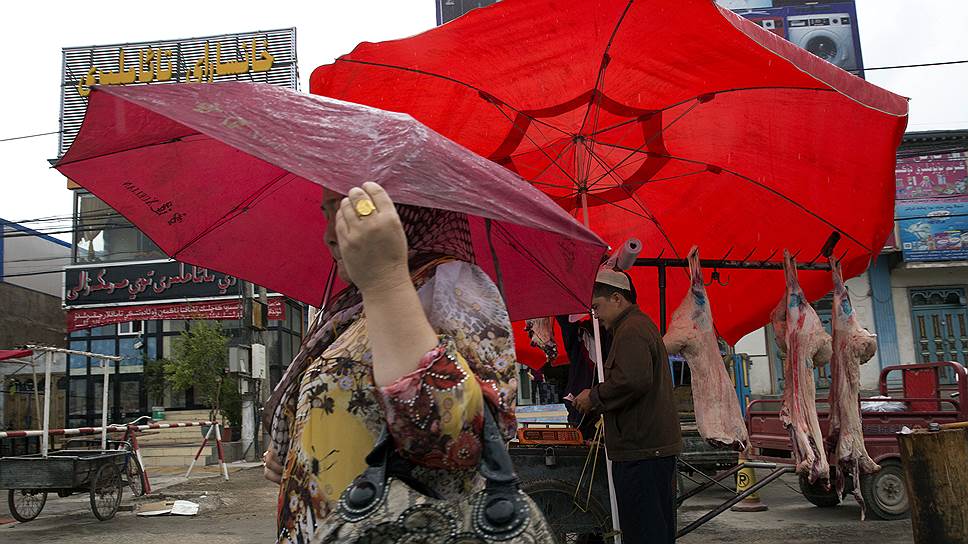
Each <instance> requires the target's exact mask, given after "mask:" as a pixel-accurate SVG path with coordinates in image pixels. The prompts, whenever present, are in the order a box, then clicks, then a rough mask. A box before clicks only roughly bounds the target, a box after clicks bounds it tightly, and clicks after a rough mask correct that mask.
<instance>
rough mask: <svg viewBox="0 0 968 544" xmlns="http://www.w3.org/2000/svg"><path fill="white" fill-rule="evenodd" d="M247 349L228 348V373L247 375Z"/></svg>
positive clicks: (239, 347) (240, 347)
mask: <svg viewBox="0 0 968 544" xmlns="http://www.w3.org/2000/svg"><path fill="white" fill-rule="evenodd" d="M249 368H250V365H249V349H248V348H246V347H244V346H232V347H230V348H229V372H232V373H236V374H248V373H249Z"/></svg>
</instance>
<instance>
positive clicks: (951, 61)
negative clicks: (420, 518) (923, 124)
mask: <svg viewBox="0 0 968 544" xmlns="http://www.w3.org/2000/svg"><path fill="white" fill-rule="evenodd" d="M952 64H968V59H965V60H949V61H944V62H925V63H921V64H898V65H895V66H875V67H873V68H863V69H856V70H848V72H851V73H855V74H856V73H859V72H871V71H874V70H900V69H903V68H925V67H931V66H950V65H952ZM61 132H63V131H61V130H55V131H53V132H41V133H39V134H27V135H24V136H14V137H12V138H0V142H12V141H14V140H24V139H26V138H36V137H38V136H50V135H53V134H60V133H61Z"/></svg>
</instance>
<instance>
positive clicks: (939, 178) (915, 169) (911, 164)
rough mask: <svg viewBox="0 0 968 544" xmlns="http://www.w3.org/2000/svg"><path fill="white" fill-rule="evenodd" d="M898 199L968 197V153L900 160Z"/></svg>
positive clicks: (897, 173)
mask: <svg viewBox="0 0 968 544" xmlns="http://www.w3.org/2000/svg"><path fill="white" fill-rule="evenodd" d="M894 173H895V178H896V182H897V199H898V200H918V199H926V198H949V197H957V196H968V153H950V154H947V155H925V156H921V157H909V158H904V159H898V161H897V166H896V167H895V168H894Z"/></svg>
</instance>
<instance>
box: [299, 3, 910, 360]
mask: <svg viewBox="0 0 968 544" xmlns="http://www.w3.org/2000/svg"><path fill="white" fill-rule="evenodd" d="M310 90H311V92H312V93H316V94H321V95H326V96H331V97H335V98H339V99H343V100H348V101H352V102H358V103H363V104H368V105H372V106H375V107H379V108H382V109H387V110H391V111H399V112H406V113H409V114H411V115H413V116H414V117H415V118H417V119H418V120H420V121H422V122H423V123H425V124H427V125H428V126H430V127H431V128H433V129H434V130H436V131H438V132H440V133H441V134H443V135H445V136H447V137H449V138H451V139H453V140H454V141H456V142H458V143H461V144H463V145H464V146H466V147H468V148H469V149H471V150H472V151H474V152H476V153H479V154H480V155H482V156H484V157H488V158H489V159H491V160H493V161H495V162H497V163H499V164H502V165H504V166H506V167H507V168H509V169H511V170H513V171H515V172H517V173H519V174H521V175H522V176H523V177H524V178H526V179H528V180H530V181H531V183H532V184H533V185H535V186H536V187H538V188H540V189H541V190H542V191H544V192H546V193H547V194H548V195H550V196H552V197H553V198H554V199H555V200H556V201H557V202H558V203H559V204H561V205H562V206H563V207H564V208H565V209H567V210H568V211H569V212H571V213H572V214H573V215H574V216H575V217H576V218H578V219H579V220H585V219H586V218H585V216H584V213H585V210H586V209H587V213H588V217H587V221H588V224H589V225H590V226H591V228H592V229H593V230H594V231H596V232H597V233H599V234H600V235H601V236H602V237H604V238H605V240H606V241H608V242H609V243H610V244H611V245H613V246H615V247H617V246H619V245H620V244H621V243H622V242H623V241H624V240H625V239H626V238H628V237H633V236H634V237H637V238H639V239H640V240H641V241H642V242H643V243H644V250H643V252H642V254H641V257H651V258H655V257H659V256H662V257H668V258H675V257H678V258H684V257H685V252H686V251H688V249H689V248H690V247H691V246H693V245H698V246H699V247H700V249H701V251H702V255H703V257H704V258H706V259H721V258H723V257H724V256H726V255H729V258H730V259H742V258H744V257H746V258H749V259H750V260H765V259H769V258H770V257H771V256H772V255H779V254H782V250H783V249H784V248H786V249H789V250H790V251H791V253H798V252H799V253H800V258H801V259H802V260H809V259H812V258H813V257H814V256H816V255H818V253H819V251H820V249H821V247H822V246H823V244H824V242H825V240H827V238H828V237H829V236H830V235H831V233H832V232H838V233H840V234H841V238H842V240H841V242H840V245H839V246H838V247H837V254H838V256H839V255H841V254H843V252H846V258H845V259H844V261H843V262H844V272H845V274H847V275H849V276H853V275H857V274H859V273H860V272H861V271H863V270H864V269H865V268H866V267H867V265H868V263H869V261H870V259H871V257H872V256H873V255H876V254H877V253H878V251H879V250H880V248H881V247H882V246H883V244H884V241H885V240H886V238H887V236H888V234H889V232H890V230H891V226H892V221H893V208H894V198H893V195H894V181H893V180H894V152H895V149H896V146H897V144H898V143H899V142H900V138H901V135H902V133H903V131H904V127H905V124H906V119H907V101H906V100H905V99H904V98H902V97H900V96H897V95H894V94H891V93H890V92H887V91H885V90H883V89H880V88H878V87H876V86H874V85H871V84H869V83H867V82H865V81H864V80H862V79H859V78H857V77H854V76H853V75H851V74H849V73H847V72H844V71H842V70H840V69H839V68H837V67H835V66H833V65H832V64H828V63H827V62H825V61H822V60H820V59H819V58H817V57H814V56H813V55H811V54H809V53H807V52H806V51H804V50H802V49H799V48H797V47H795V46H794V45H792V44H790V43H788V42H786V41H784V40H782V39H781V38H779V37H778V36H776V35H775V34H772V33H770V32H767V31H764V30H763V29H761V28H759V27H758V26H756V25H755V24H753V23H750V22H748V21H746V20H744V19H742V18H741V17H738V16H736V15H735V14H733V13H731V12H729V11H728V10H725V9H722V8H719V7H717V6H716V5H715V3H714V2H713V1H712V0H637V1H630V0H595V1H581V2H576V1H573V0H504V1H502V2H499V3H497V4H495V5H493V6H491V7H488V8H482V9H478V10H474V11H472V12H471V13H469V14H467V15H466V16H464V17H461V18H459V19H457V20H455V21H453V22H451V23H448V24H446V25H444V26H442V27H439V28H436V29H433V30H430V31H427V32H424V33H423V34H420V35H417V36H414V37H411V38H407V39H403V40H396V41H390V42H383V43H362V44H360V45H359V46H357V48H356V49H355V50H354V51H353V52H352V53H350V54H347V55H344V56H342V57H340V58H339V59H337V61H336V62H335V63H334V64H331V65H327V66H320V67H319V68H317V69H316V70H315V71H314V72H313V74H312V77H311V80H310ZM774 260H775V261H777V262H778V259H774ZM708 272H711V271H708ZM634 274H635V276H636V279H637V285H638V288H639V292H640V295H641V296H640V302H642V303H643V305H644V306H645V307H646V310H647V311H649V312H650V313H651V314H652V315H653V316H655V317H658V316H657V312H656V311H655V310H656V308H655V307H656V305H657V298H658V297H657V294H656V276H655V273H654V272H653V271H651V270H649V271H647V270H637V271H635V272H634ZM723 280H724V281H723V283H727V281H728V285H726V286H725V287H724V286H720V285H719V284H713V285H711V286H710V289H709V296H710V298H711V299H712V307H713V310H714V316H715V320H716V323H717V326H718V329H719V332H720V333H721V335H722V336H723V337H725V338H726V339H727V340H728V341H730V342H735V341H736V340H737V339H739V338H740V337H741V336H742V335H743V334H745V333H747V332H749V331H751V330H753V329H755V328H757V327H759V326H761V325H763V324H765V323H766V322H767V321H768V314H769V311H770V309H771V308H772V307H773V306H774V305H775V304H776V301H777V300H779V299H780V297H781V295H782V293H783V289H784V283H783V275H782V273H781V272H779V271H777V272H772V271H744V272H739V271H733V272H729V273H724V277H723ZM688 281H689V278H688V274H687V273H686V271H685V269H682V271H681V273H679V272H673V273H671V274H670V277H669V302H670V305H671V306H672V307H674V306H675V304H678V302H679V300H680V299H681V297H682V296H683V295H684V294H685V291H686V289H687V287H688ZM801 281H802V284H803V288H804V290H805V291H806V293H807V295H808V296H809V297H811V298H816V297H819V296H821V295H823V294H824V293H826V292H827V291H829V290H830V287H831V282H830V278H829V273H825V272H803V273H802V274H801Z"/></svg>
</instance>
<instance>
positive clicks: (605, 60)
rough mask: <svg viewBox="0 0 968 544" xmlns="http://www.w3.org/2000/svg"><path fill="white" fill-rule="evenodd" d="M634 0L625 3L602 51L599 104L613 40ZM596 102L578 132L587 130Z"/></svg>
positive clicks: (587, 112) (597, 81) (586, 113)
mask: <svg viewBox="0 0 968 544" xmlns="http://www.w3.org/2000/svg"><path fill="white" fill-rule="evenodd" d="M634 1H635V0H629V1H628V3H627V4H625V9H624V10H622V15H621V16H619V18H618V21H616V23H615V27H614V28H613V29H612V34H611V36H609V37H608V43H606V44H605V51H603V52H602V63H601V64H600V65H599V67H598V77H596V78H595V99H596V100H597V101H598V103H599V104H601V94H602V93H601V92H600V89H599V88H598V87H599V85H601V83H602V82H603V81H604V80H605V70H606V68H608V52H609V51H610V50H611V49H612V42H613V41H614V40H615V35H616V34H618V29H619V27H621V26H622V22H623V21H625V16H626V15H628V13H629V10H630V9H631V8H632V2H634ZM594 102H595V100H592V101H589V102H588V107H587V108H586V109H585V117H584V118H583V119H582V120H581V128H579V129H578V134H581V133H582V131H583V130H585V122H586V121H587V120H588V114H589V113H590V112H591V111H592V104H593V103H594Z"/></svg>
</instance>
